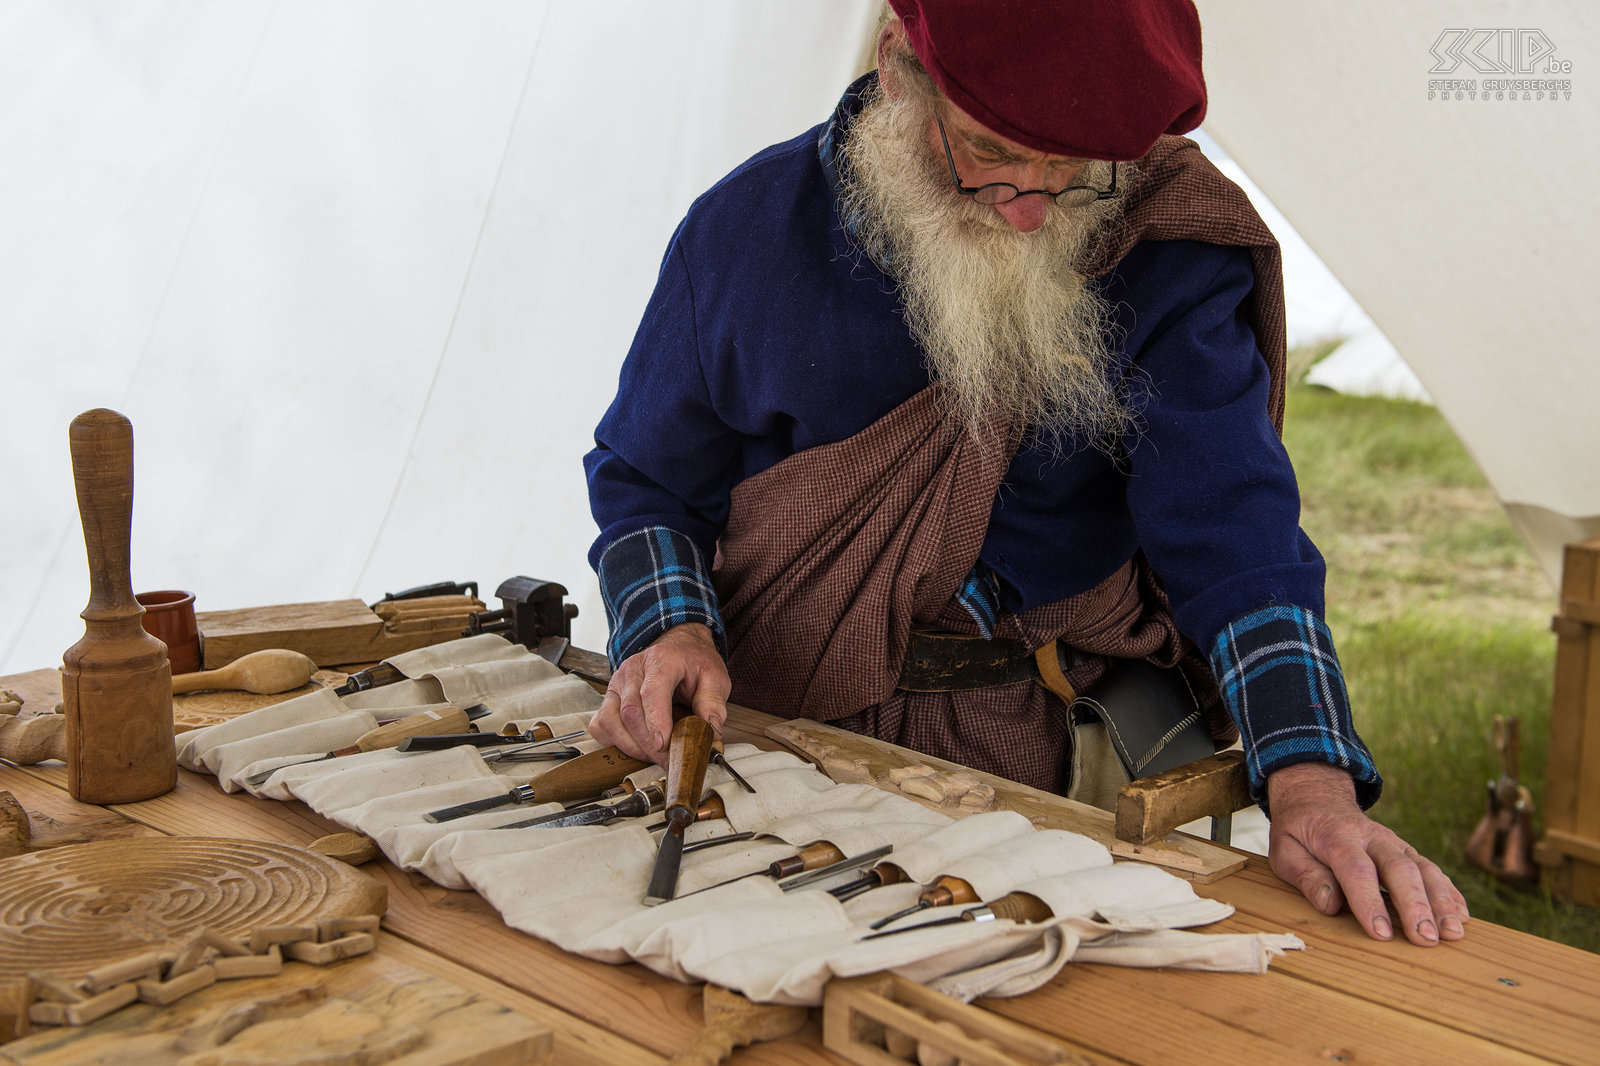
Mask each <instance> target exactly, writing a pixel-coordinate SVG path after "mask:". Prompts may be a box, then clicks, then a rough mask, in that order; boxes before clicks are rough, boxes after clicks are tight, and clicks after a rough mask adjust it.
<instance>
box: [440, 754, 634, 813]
mask: <svg viewBox="0 0 1600 1066" xmlns="http://www.w3.org/2000/svg"><path fill="white" fill-rule="evenodd" d="M649 765H650V764H649V763H647V762H640V761H639V760H638V759H634V758H630V757H628V756H626V755H624V754H622V752H621V751H619V750H617V749H616V748H601V749H599V750H598V751H591V752H589V753H588V754H587V755H580V756H578V757H577V758H575V759H572V760H570V761H568V762H566V763H564V764H563V765H561V766H557V767H556V768H554V769H553V770H548V771H546V772H545V773H543V774H541V775H540V776H539V777H538V779H537V780H534V781H530V782H528V783H527V784H526V785H518V786H516V787H515V788H513V789H512V790H511V791H510V792H508V793H506V794H505V795H503V796H490V797H489V798H488V799H481V800H472V801H471V802H469V803H458V804H456V805H455V806H453V807H441V808H440V809H439V810H436V811H429V812H428V813H427V814H425V815H423V818H425V819H426V820H427V821H430V822H448V821H451V820H452V819H455V818H465V817H466V816H467V815H469V814H479V813H481V812H483V811H492V810H494V809H495V808H497V807H504V806H506V805H507V804H510V803H564V802H566V801H567V800H571V799H586V798H588V797H590V796H598V795H599V794H600V793H602V792H604V791H605V790H606V789H608V788H610V787H611V786H613V785H616V784H619V783H620V782H621V781H622V779H623V778H624V777H627V776H628V775H629V774H631V773H636V772H637V771H639V770H643V769H644V768H645V767H647V766H649Z"/></svg>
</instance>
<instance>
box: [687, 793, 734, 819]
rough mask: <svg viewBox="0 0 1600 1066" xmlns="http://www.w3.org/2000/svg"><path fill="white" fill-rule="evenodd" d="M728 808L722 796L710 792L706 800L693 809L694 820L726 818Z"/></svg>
mask: <svg viewBox="0 0 1600 1066" xmlns="http://www.w3.org/2000/svg"><path fill="white" fill-rule="evenodd" d="M727 816H728V808H727V806H726V805H725V804H724V803H723V802H722V797H721V796H719V795H717V794H716V793H714V792H713V793H712V794H711V795H710V796H707V797H706V801H705V802H704V803H702V804H700V806H698V807H696V808H695V809H694V820H695V821H697V822H714V821H716V820H717V819H718V818H726V817H727Z"/></svg>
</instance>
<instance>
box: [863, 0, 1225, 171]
mask: <svg viewBox="0 0 1600 1066" xmlns="http://www.w3.org/2000/svg"><path fill="white" fill-rule="evenodd" d="M889 4H890V6H891V7H893V8H894V10H895V13H896V14H897V15H899V16H900V21H901V22H902V23H903V24H904V26H905V29H906V36H907V37H908V38H909V39H910V41H911V47H912V49H913V50H914V51H915V52H916V54H917V58H918V59H920V60H921V61H922V65H923V67H925V68H926V69H927V71H928V73H929V74H930V75H931V76H932V77H933V80H934V83H935V84H937V85H938V86H939V89H940V90H941V91H942V92H943V93H944V94H945V96H947V97H949V99H950V102H951V103H953V104H955V105H956V106H957V107H959V108H960V109H961V110H963V111H965V112H966V113H967V114H968V115H971V116H972V117H973V118H974V119H976V120H977V121H978V122H980V123H982V124H983V125H984V126H986V127H988V128H989V129H990V130H991V131H993V132H995V133H998V134H1000V135H1001V136H1002V137H1006V138H1009V139H1010V140H1013V141H1016V142H1017V143H1018V144H1023V145H1026V146H1028V147H1029V148H1032V149H1034V150H1035V151H1040V152H1047V153H1049V154H1050V155H1064V156H1076V157H1080V158H1087V159H1116V160H1126V159H1139V158H1141V157H1142V156H1144V155H1145V154H1146V153H1147V152H1149V151H1150V149H1151V148H1152V147H1154V146H1155V143H1156V138H1157V137H1159V136H1161V135H1162V134H1163V133H1187V132H1188V131H1190V130H1192V129H1194V128H1195V127H1196V126H1198V125H1200V120H1201V119H1202V118H1204V117H1205V113H1206V82H1205V76H1204V75H1203V74H1202V73H1201V71H1200V16H1199V15H1198V14H1197V13H1196V12H1195V9H1194V5H1193V4H1192V3H1190V2H1189V0H1043V2H1041V0H889Z"/></svg>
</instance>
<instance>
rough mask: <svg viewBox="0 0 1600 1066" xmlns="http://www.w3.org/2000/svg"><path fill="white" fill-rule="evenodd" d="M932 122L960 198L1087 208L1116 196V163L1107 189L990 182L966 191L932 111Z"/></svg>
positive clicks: (940, 120) (948, 140)
mask: <svg viewBox="0 0 1600 1066" xmlns="http://www.w3.org/2000/svg"><path fill="white" fill-rule="evenodd" d="M933 120H934V121H935V122H937V123H938V124H939V139H940V140H941V141H943V142H944V158H945V162H947V163H949V164H950V177H951V179H952V180H953V181H954V182H955V183H956V192H958V193H960V194H961V195H962V196H970V197H972V199H973V200H974V201H975V202H977V203H980V204H1004V203H1009V202H1011V201H1012V200H1015V199H1016V198H1017V197H1019V196H1035V195H1038V196H1048V197H1050V198H1051V199H1052V200H1054V201H1055V202H1056V203H1058V204H1060V205H1061V206H1062V207H1087V206H1088V205H1089V204H1092V203H1094V202H1095V201H1096V200H1109V199H1111V198H1112V197H1113V196H1115V195H1116V194H1117V164H1116V163H1112V164H1111V187H1110V188H1107V189H1097V188H1095V187H1094V186H1093V185H1068V186H1067V187H1066V188H1065V189H1062V190H1061V191H1060V192H1051V191H1050V190H1049V189H1019V188H1017V187H1016V186H1015V185H1012V184H1011V183H1010V182H1007V181H994V182H990V183H989V184H988V185H979V186H978V187H977V188H976V189H972V188H968V187H967V186H965V185H963V184H961V175H960V174H957V173H956V157H955V156H954V155H952V154H951V153H950V138H949V137H947V136H945V132H944V119H942V118H940V117H939V113H938V112H937V111H935V112H934V115H933Z"/></svg>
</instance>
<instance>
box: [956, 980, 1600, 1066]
mask: <svg viewBox="0 0 1600 1066" xmlns="http://www.w3.org/2000/svg"><path fill="white" fill-rule="evenodd" d="M1274 968H1276V964H1274ZM1051 987H1052V988H1057V987H1059V994H1058V995H1055V996H1040V995H1029V996H1018V997H1017V998H1015V999H998V1000H985V1001H984V1005H985V1006H986V1007H987V1008H988V1009H989V1010H991V1011H993V1012H995V1013H996V1014H999V1015H1002V1016H1004V1017H1007V1018H1010V1019H1012V1020H1013V1021H1017V1022H1021V1023H1022V1024H1023V1025H1028V1026H1031V1027H1033V1028H1035V1029H1038V1030H1040V1031H1042V1032H1045V1033H1051V1034H1054V1035H1057V1036H1059V1037H1061V1038H1063V1039H1065V1040H1068V1041H1071V1042H1074V1043H1077V1044H1081V1045H1085V1046H1088V1047H1090V1048H1093V1049H1095V1050H1096V1051H1099V1052H1103V1053H1105V1054H1107V1055H1114V1056H1117V1057H1118V1058H1121V1059H1125V1060H1126V1061H1128V1062H1129V1063H1133V1064H1135V1066H1170V1064H1171V1063H1179V1062H1181V1063H1184V1064H1186V1066H1238V1064H1239V1063H1285V1062H1306V1063H1326V1062H1351V1063H1361V1064H1363V1066H1385V1064H1393V1066H1463V1064H1464V1063H1472V1064H1473V1066H1488V1064H1492V1063H1505V1064H1519V1066H1532V1064H1534V1063H1539V1062H1543V1061H1545V1060H1543V1059H1541V1058H1538V1057H1536V1056H1533V1055H1529V1054H1527V1053H1525V1052H1521V1051H1517V1050H1513V1049H1511V1048H1506V1047H1501V1046H1498V1045H1496V1044H1494V1043H1491V1042H1489V1041H1486V1040H1482V1039H1478V1038H1476V1037H1472V1036H1468V1035H1466V1034H1464V1033H1460V1032H1457V1031H1455V1030H1453V1029H1451V1028H1450V1027H1449V1026H1446V1025H1441V1024H1439V1023H1437V1022H1433V1021H1429V1020H1426V1019H1424V1018H1419V1017H1413V1016H1409V1015H1405V1014H1399V1013H1396V1012H1394V1011H1390V1010H1386V1009H1385V1008H1384V1007H1383V1006H1382V1005H1380V1004H1376V1003H1371V1002H1366V1001H1363V1000H1360V999H1355V998H1352V997H1350V996H1347V995H1343V994H1341V993H1339V992H1335V991H1332V990H1330V989H1326V988H1321V987H1319V986H1317V985H1313V984H1310V983H1308V982H1305V981H1298V980H1295V979H1294V978H1292V977H1288V976H1285V975H1282V974H1277V973H1267V974H1262V975H1244V974H1236V975H1231V976H1227V977H1219V975H1216V974H1205V973H1190V972H1185V971H1179V970H1133V969H1124V968H1120V967H1113V966H1095V965H1088V964H1071V963H1069V964H1068V965H1067V968H1066V970H1065V971H1063V975H1062V976H1061V977H1060V978H1058V979H1057V981H1056V982H1055V983H1054V984H1053V985H1052V986H1051ZM1066 1004H1070V1007H1066V1006H1065V1005H1066ZM1591 1052H1592V1048H1591ZM1591 1061H1592V1060H1591Z"/></svg>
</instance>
